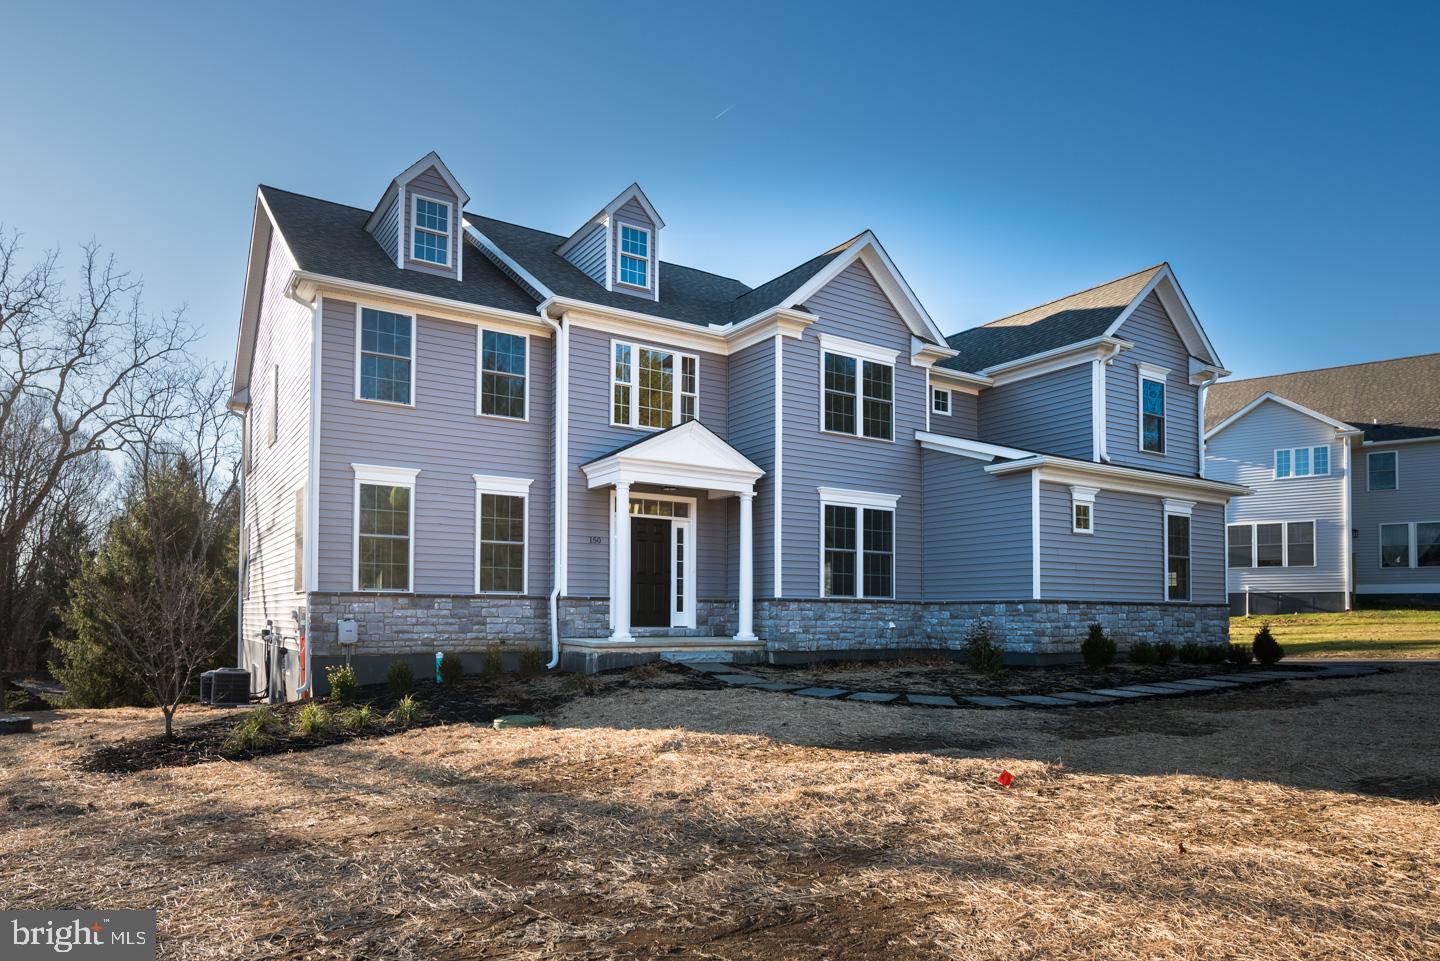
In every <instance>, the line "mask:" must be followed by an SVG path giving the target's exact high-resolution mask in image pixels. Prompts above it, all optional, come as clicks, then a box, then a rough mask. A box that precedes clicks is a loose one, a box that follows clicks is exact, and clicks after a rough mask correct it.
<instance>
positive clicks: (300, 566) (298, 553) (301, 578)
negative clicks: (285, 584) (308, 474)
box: [291, 487, 305, 594]
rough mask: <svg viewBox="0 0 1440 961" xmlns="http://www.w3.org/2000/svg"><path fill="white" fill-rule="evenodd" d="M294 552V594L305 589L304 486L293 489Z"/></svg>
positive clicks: (292, 563) (292, 566)
mask: <svg viewBox="0 0 1440 961" xmlns="http://www.w3.org/2000/svg"><path fill="white" fill-rule="evenodd" d="M294 547H295V553H294V556H293V557H292V558H291V568H292V569H293V571H294V576H295V581H294V584H293V585H292V587H293V588H294V590H295V593H296V594H300V593H303V592H304V590H305V488H304V487H300V488H297V489H296V491H295V545H294Z"/></svg>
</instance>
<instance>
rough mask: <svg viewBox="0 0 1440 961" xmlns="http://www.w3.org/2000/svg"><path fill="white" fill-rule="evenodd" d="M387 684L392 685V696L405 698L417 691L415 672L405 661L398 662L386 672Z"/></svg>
mask: <svg viewBox="0 0 1440 961" xmlns="http://www.w3.org/2000/svg"><path fill="white" fill-rule="evenodd" d="M385 683H387V684H389V685H390V693H391V694H394V695H395V696H396V697H404V696H405V695H406V694H409V693H410V692H411V691H413V690H415V671H414V670H412V669H411V667H410V665H409V664H406V663H405V662H404V661H396V662H395V663H393V664H391V665H390V670H388V671H386V672H385Z"/></svg>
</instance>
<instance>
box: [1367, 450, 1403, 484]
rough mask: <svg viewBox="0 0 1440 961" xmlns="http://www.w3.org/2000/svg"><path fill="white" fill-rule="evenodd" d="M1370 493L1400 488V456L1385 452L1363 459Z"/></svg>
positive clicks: (1395, 452)
mask: <svg viewBox="0 0 1440 961" xmlns="http://www.w3.org/2000/svg"><path fill="white" fill-rule="evenodd" d="M1365 466H1366V468H1367V473H1368V474H1369V478H1368V480H1369V486H1370V490H1372V491H1393V490H1395V489H1396V488H1397V487H1399V486H1400V484H1399V481H1400V454H1399V453H1398V452H1397V451H1393V450H1387V451H1381V452H1380V453H1378V454H1370V455H1368V456H1367V457H1366V458H1365Z"/></svg>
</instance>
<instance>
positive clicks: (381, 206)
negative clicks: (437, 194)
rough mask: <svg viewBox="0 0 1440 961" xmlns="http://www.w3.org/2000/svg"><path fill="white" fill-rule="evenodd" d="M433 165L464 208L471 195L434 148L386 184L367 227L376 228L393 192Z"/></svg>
mask: <svg viewBox="0 0 1440 961" xmlns="http://www.w3.org/2000/svg"><path fill="white" fill-rule="evenodd" d="M431 167H434V168H435V172H436V173H438V174H439V175H440V179H441V180H443V181H445V185H446V186H448V187H449V188H450V192H451V193H453V194H454V195H455V196H456V198H457V199H458V200H459V202H460V207H461V208H462V209H463V208H464V207H465V205H466V204H467V203H469V201H470V195H469V194H467V193H466V192H465V188H464V187H461V186H460V181H458V180H456V179H455V175H454V174H452V173H451V172H450V168H449V167H447V166H445V161H443V160H441V159H440V155H439V154H438V153H436V152H435V151H433V150H432V151H430V152H429V153H427V154H426V155H425V156H423V157H421V158H420V159H419V160H417V161H415V162H414V163H413V164H411V165H410V166H408V167H406V168H405V169H404V170H402V171H400V173H399V174H397V175H396V176H395V177H394V178H393V179H392V180H391V181H390V183H388V184H386V185H385V191H384V193H382V194H381V195H380V200H379V201H378V202H377V203H376V204H375V207H374V209H373V210H372V211H371V212H370V216H369V217H367V218H366V220H365V229H366V230H374V229H375V224H376V223H377V222H378V221H379V220H380V215H381V214H382V213H384V211H385V207H386V201H387V200H388V199H389V198H390V195H391V194H393V193H396V192H397V191H399V190H400V188H401V187H404V186H405V185H406V184H408V183H409V182H410V181H412V180H414V179H415V178H416V177H418V176H420V175H421V174H422V173H424V172H425V171H426V170H429V169H430V168H431Z"/></svg>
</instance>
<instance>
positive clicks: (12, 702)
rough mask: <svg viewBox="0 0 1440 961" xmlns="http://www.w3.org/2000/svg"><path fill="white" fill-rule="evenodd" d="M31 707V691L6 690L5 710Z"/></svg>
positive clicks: (26, 709) (21, 709) (24, 709)
mask: <svg viewBox="0 0 1440 961" xmlns="http://www.w3.org/2000/svg"><path fill="white" fill-rule="evenodd" d="M29 709H30V692H29V691H6V692H5V710H7V711H28V710H29Z"/></svg>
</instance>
